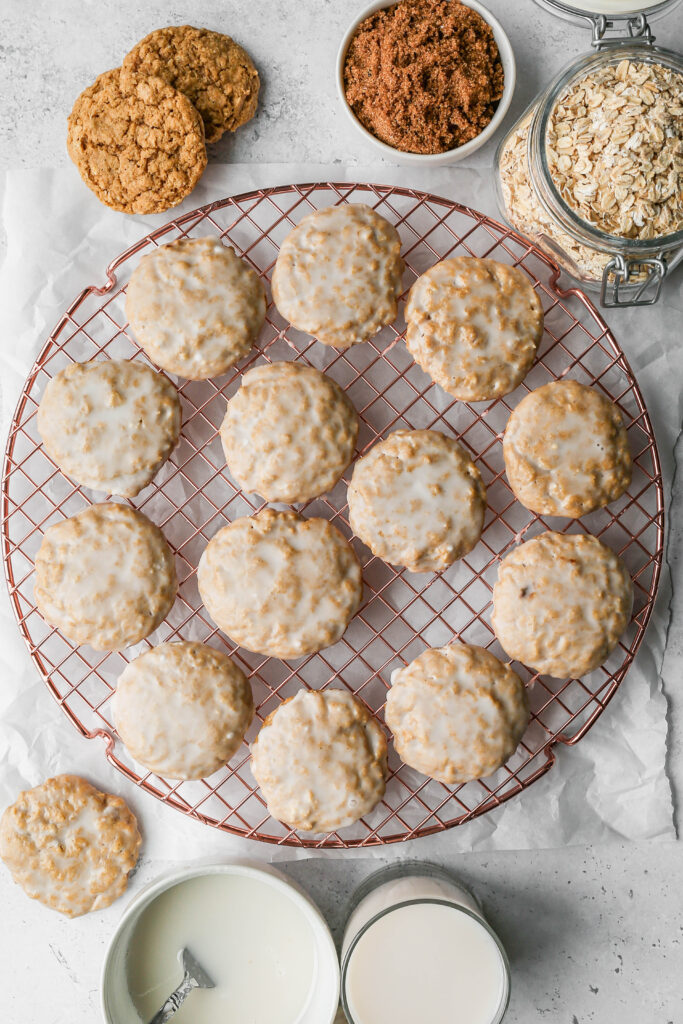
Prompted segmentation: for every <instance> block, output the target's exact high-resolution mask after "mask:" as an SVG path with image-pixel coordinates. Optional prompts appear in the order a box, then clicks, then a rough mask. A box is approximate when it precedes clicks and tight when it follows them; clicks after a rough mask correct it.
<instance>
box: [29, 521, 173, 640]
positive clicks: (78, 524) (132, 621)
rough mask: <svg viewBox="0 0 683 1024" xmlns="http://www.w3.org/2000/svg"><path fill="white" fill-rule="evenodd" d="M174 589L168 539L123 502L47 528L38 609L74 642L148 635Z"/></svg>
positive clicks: (37, 592)
mask: <svg viewBox="0 0 683 1024" xmlns="http://www.w3.org/2000/svg"><path fill="white" fill-rule="evenodd" d="M177 588H178V584H177V580H176V573H175V565H174V560H173V553H172V552H171V549H170V548H169V546H168V543H167V542H166V538H165V537H164V535H163V533H162V532H161V530H160V529H159V527H158V526H155V525H154V523H152V522H151V521H150V520H149V519H148V518H147V516H145V515H143V514H142V512H138V511H137V509H134V508H130V506H128V505H119V504H115V503H113V502H107V503H104V504H101V505H91V506H90V507H88V508H86V509H84V510H83V511H82V512H79V513H78V514H77V515H74V516H71V517H70V518H69V519H64V520H62V521H61V522H59V523H55V524H54V525H53V526H49V527H48V528H47V530H46V531H45V535H44V537H43V540H42V543H41V545H40V549H39V551H38V554H37V556H36V576H35V586H34V597H35V601H36V605H37V606H38V611H39V612H40V614H41V615H42V616H43V618H44V619H46V620H47V622H49V623H50V625H51V626H56V627H57V629H59V630H60V632H61V633H63V634H64V636H65V637H67V638H68V639H69V640H71V641H72V643H75V644H90V646H91V647H93V648H94V649H95V650H96V651H116V650H121V649H122V648H123V647H129V646H130V645H132V644H136V643H138V641H139V640H142V639H143V638H144V637H146V636H149V634H150V633H153V632H154V630H155V629H156V628H157V626H159V625H160V624H161V622H162V621H163V619H164V618H165V617H166V615H167V614H168V612H169V611H170V610H171V606H172V605H173V602H174V600H175V595H176V591H177Z"/></svg>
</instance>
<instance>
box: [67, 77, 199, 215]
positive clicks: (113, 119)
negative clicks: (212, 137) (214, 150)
mask: <svg viewBox="0 0 683 1024" xmlns="http://www.w3.org/2000/svg"><path fill="white" fill-rule="evenodd" d="M67 149H68V151H69V156H70V157H71V159H72V160H73V162H74V163H75V164H76V167H77V168H78V170H79V173H80V175H81V177H82V178H83V181H84V182H85V183H86V185H87V186H88V188H89V189H92V191H93V192H94V193H95V195H96V196H97V198H98V199H100V200H101V201H102V202H103V203H106V205H107V206H110V207H111V208H112V209H113V210H120V211H121V212H122V213H161V212H163V211H164V210H168V209H170V208H171V207H172V206H177V205H178V203H181V202H182V201H183V199H184V198H185V196H187V195H189V193H190V192H191V191H192V189H193V188H194V187H195V185H196V184H197V182H198V181H199V179H200V178H201V176H202V173H203V171H204V168H205V167H206V145H205V143H204V125H203V123H202V119H201V117H200V116H199V114H198V113H197V111H196V110H195V108H194V107H193V106H192V104H191V103H190V101H189V100H188V98H187V97H186V96H184V95H183V94H182V93H181V92H179V91H178V90H177V89H174V88H173V87H172V86H171V85H169V84H168V83H167V82H164V81H163V80H162V79H161V78H154V77H150V78H137V79H135V78H133V77H132V76H130V77H129V79H128V84H127V86H126V91H125V92H124V91H123V89H122V86H121V80H120V68H114V69H113V70H112V71H105V73H104V74H103V75H100V76H99V78H97V79H96V80H95V82H94V83H93V84H92V85H91V86H89V87H88V88H87V89H85V90H84V91H83V92H82V93H81V95H80V96H79V97H78V99H77V100H76V102H75V103H74V107H73V110H72V111H71V114H70V115H69V131H68V136H67Z"/></svg>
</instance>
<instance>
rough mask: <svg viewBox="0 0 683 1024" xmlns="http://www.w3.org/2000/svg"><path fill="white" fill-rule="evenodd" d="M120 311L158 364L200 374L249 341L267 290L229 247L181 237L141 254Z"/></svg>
mask: <svg viewBox="0 0 683 1024" xmlns="http://www.w3.org/2000/svg"><path fill="white" fill-rule="evenodd" d="M126 316H127V317H128V319H129V321H130V326H131V328H132V330H133V333H134V335H135V337H136V339H137V341H138V343H139V344H140V346H141V347H142V348H143V349H144V350H145V352H146V353H147V355H148V356H149V357H150V359H152V360H154V362H155V363H156V364H157V366H161V367H162V368H163V369H164V370H166V371H167V372H168V373H175V374H177V375H178V376H179V377H186V378H187V379H188V380H207V379H208V378H210V377H218V376H219V375H220V374H222V373H226V372H227V371H228V370H229V369H230V367H231V366H233V365H234V364H235V363H236V362H238V360H240V359H242V357H243V356H245V355H246V354H247V352H248V351H249V349H250V348H251V347H252V345H253V344H254V341H255V340H256V337H257V335H258V333H259V331H260V330H261V327H262V326H263V321H264V319H265V316H266V297H265V291H264V288H263V284H262V282H261V279H260V277H259V276H258V274H257V273H256V271H255V270H253V269H252V267H250V266H249V264H248V263H247V262H246V261H245V260H242V259H240V258H239V256H237V254H236V253H235V250H234V249H233V248H232V247H231V246H228V245H223V244H222V243H221V242H220V240H219V239H218V238H180V239H178V240H177V241H175V242H169V243H168V244H167V245H160V246H159V248H158V249H154V250H153V251H152V252H150V253H148V254H147V255H146V256H143V257H142V259H141V260H140V262H139V264H138V265H137V267H136V268H135V270H134V271H133V273H132V275H131V279H130V281H129V283H128V289H127V291H126Z"/></svg>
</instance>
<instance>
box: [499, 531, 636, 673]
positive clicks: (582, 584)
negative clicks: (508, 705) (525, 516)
mask: <svg viewBox="0 0 683 1024" xmlns="http://www.w3.org/2000/svg"><path fill="white" fill-rule="evenodd" d="M632 606H633V583H632V582H631V577H630V575H629V572H628V569H627V568H626V566H625V565H624V563H623V562H622V560H621V559H620V558H619V557H618V555H615V553H614V552H613V551H612V550H611V549H610V548H608V547H606V546H605V545H604V544H603V543H602V542H601V541H599V540H598V539H597V537H592V536H589V535H586V534H564V533H551V532H548V533H542V534H541V535H540V536H538V537H534V538H533V540H528V541H526V543H524V544H520V545H519V546H518V547H516V548H513V550H512V551H511V552H510V553H509V554H508V555H506V556H505V558H504V559H503V560H502V562H501V563H500V567H499V569H498V580H497V582H496V584H495V586H494V588H493V614H492V616H491V623H492V625H493V629H494V631H495V634H496V636H497V637H498V639H499V640H500V642H501V644H502V647H503V650H504V651H505V653H506V654H507V655H508V657H510V658H514V659H515V660H516V661H521V662H522V664H524V665H528V666H529V667H530V668H533V669H534V670H535V671H536V672H542V673H544V674H545V675H549V676H555V677H557V678H559V679H564V678H566V677H571V678H578V677H579V676H582V675H585V673H587V672H591V671H592V670H593V669H595V668H597V667H598V666H599V665H601V664H602V663H603V661H605V660H606V659H607V658H608V657H609V655H610V654H611V653H612V651H613V650H614V648H615V647H616V646H617V644H618V643H619V637H620V636H621V634H622V633H623V632H624V630H625V629H626V627H627V625H628V623H629V620H630V618H631V609H632Z"/></svg>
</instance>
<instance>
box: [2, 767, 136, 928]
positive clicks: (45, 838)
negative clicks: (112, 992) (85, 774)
mask: <svg viewBox="0 0 683 1024" xmlns="http://www.w3.org/2000/svg"><path fill="white" fill-rule="evenodd" d="M140 843H141V838H140V833H139V831H138V827H137V822H136V820H135V817H134V815H133V814H132V812H131V811H130V809H129V808H128V806H127V804H126V803H125V802H124V801H123V800H122V799H121V797H118V796H112V795H111V794H110V793H102V792H100V790H99V789H95V787H94V786H91V785H90V783H89V782H86V781H85V779H81V778H79V777H78V776H77V775H56V776H55V777H54V778H52V779H47V781H45V782H43V783H42V784H41V785H40V786H34V788H33V789H28V790H26V791H25V792H23V793H20V794H19V796H18V798H17V800H16V801H15V802H14V803H13V804H12V805H11V806H10V807H8V808H7V809H6V810H5V812H4V813H3V815H2V817H1V818H0V859H2V860H3V861H4V862H5V864H6V865H7V867H8V868H9V870H10V871H11V872H12V877H13V879H14V881H15V882H16V883H17V885H20V886H21V887H22V889H23V890H24V892H25V893H26V895H27V896H30V897H31V899H37V900H39V901H40V902H41V903H44V904H45V906H46V907H50V908H51V909H52V910H57V911H59V912H60V913H62V914H65V915H66V916H67V917H78V916H79V915H80V914H87V913H89V912H90V911H91V910H103V909H104V908H105V907H108V906H109V905H110V903H113V902H114V900H116V899H118V897H119V896H121V895H122V893H123V892H124V891H125V889H126V886H127V884H128V875H129V874H130V872H131V871H132V870H133V868H134V867H135V865H136V863H137V859H138V852H139V850H140Z"/></svg>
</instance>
